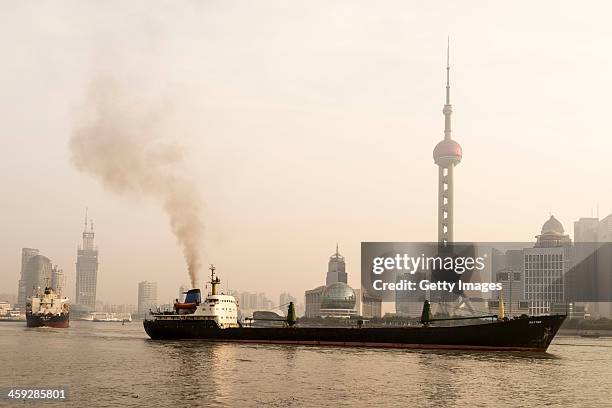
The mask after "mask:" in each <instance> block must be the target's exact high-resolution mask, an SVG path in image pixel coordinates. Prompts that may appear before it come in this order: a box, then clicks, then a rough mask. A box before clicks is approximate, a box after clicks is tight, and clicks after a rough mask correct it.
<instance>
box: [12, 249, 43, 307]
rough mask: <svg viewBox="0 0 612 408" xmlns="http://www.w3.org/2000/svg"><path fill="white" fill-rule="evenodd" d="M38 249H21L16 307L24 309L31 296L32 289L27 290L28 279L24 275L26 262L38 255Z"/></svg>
mask: <svg viewBox="0 0 612 408" xmlns="http://www.w3.org/2000/svg"><path fill="white" fill-rule="evenodd" d="M38 254H39V252H38V249H35V248H22V249H21V274H20V278H19V286H18V288H17V306H18V307H20V308H22V309H23V308H25V305H26V301H27V298H28V297H29V296H30V295H31V291H32V288H31V287H30V289H29V290H28V278H27V274H26V268H27V265H28V261H29V260H30V259H31V258H32V257H34V256H36V255H38Z"/></svg>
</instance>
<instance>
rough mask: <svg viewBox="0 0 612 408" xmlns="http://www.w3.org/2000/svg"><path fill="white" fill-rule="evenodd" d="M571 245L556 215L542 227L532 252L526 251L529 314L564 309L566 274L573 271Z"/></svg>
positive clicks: (526, 288) (525, 263) (530, 249)
mask: <svg viewBox="0 0 612 408" xmlns="http://www.w3.org/2000/svg"><path fill="white" fill-rule="evenodd" d="M572 252H573V251H572V241H571V239H570V237H569V235H567V234H565V230H564V229H563V225H562V224H561V223H560V222H559V220H557V219H556V218H555V217H554V216H553V215H551V216H550V218H549V219H548V220H546V222H545V223H544V225H542V229H541V231H540V235H536V242H535V245H534V246H533V247H532V248H524V249H523V260H524V263H523V269H524V271H523V272H524V291H525V295H524V296H525V299H526V301H527V302H528V304H529V314H531V315H534V316H538V315H545V314H550V313H552V312H553V311H554V310H556V309H557V308H558V307H561V309H562V310H563V308H564V307H565V303H564V301H565V274H566V272H567V271H568V270H570V269H571V268H572V262H573V255H572Z"/></svg>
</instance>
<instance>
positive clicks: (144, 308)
mask: <svg viewBox="0 0 612 408" xmlns="http://www.w3.org/2000/svg"><path fill="white" fill-rule="evenodd" d="M155 308H157V282H149V281H143V282H140V283H138V314H139V315H140V316H141V317H144V316H145V315H146V314H147V313H148V312H149V310H150V309H155Z"/></svg>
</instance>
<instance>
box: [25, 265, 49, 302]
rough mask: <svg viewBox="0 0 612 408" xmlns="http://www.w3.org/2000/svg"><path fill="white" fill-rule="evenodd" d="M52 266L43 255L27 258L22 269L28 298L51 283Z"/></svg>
mask: <svg viewBox="0 0 612 408" xmlns="http://www.w3.org/2000/svg"><path fill="white" fill-rule="evenodd" d="M52 271H53V267H52V265H51V260H50V259H49V258H47V257H46V256H44V255H40V254H39V255H35V256H33V257H31V258H29V259H28V262H27V264H26V266H25V270H24V279H23V280H24V282H25V296H26V302H27V299H28V298H31V297H32V295H34V294H36V293H37V291H38V290H42V289H44V288H45V287H46V286H49V285H51V275H52Z"/></svg>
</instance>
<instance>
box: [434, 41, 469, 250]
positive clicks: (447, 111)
mask: <svg viewBox="0 0 612 408" xmlns="http://www.w3.org/2000/svg"><path fill="white" fill-rule="evenodd" d="M442 113H444V139H443V140H442V141H441V142H440V143H438V144H437V145H436V147H435V148H434V151H433V158H434V162H435V163H436V164H437V165H438V242H439V243H442V244H446V243H448V242H453V169H454V168H455V166H456V165H457V164H459V163H460V162H461V157H462V155H463V151H462V149H461V146H460V145H459V143H457V142H455V141H454V140H452V139H451V114H452V113H453V107H452V105H451V103H450V41H449V44H448V45H447V48H446V103H445V104H444V109H443V110H442Z"/></svg>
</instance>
